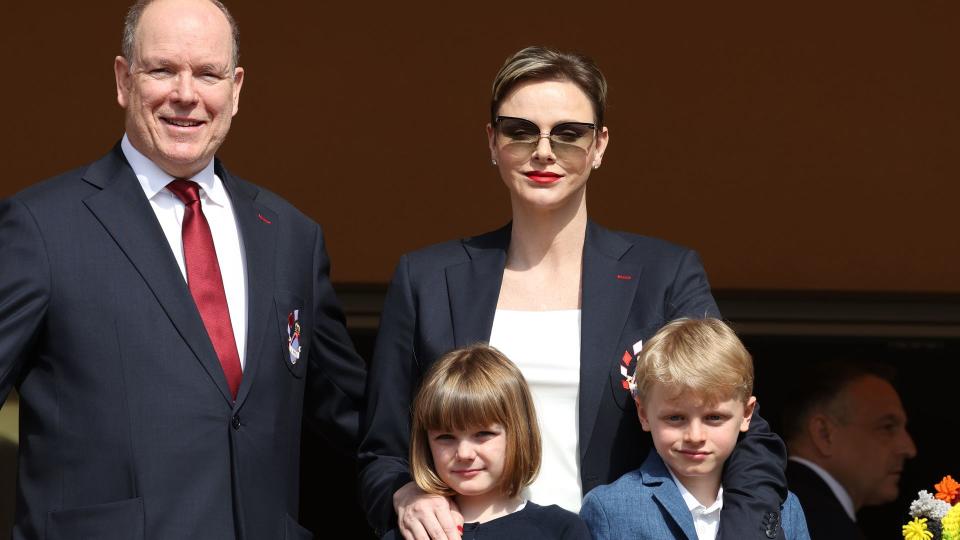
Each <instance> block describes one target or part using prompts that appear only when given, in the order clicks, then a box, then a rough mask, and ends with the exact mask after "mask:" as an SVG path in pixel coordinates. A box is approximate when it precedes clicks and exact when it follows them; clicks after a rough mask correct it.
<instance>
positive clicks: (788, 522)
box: [580, 319, 809, 540]
mask: <svg viewBox="0 0 960 540" xmlns="http://www.w3.org/2000/svg"><path fill="white" fill-rule="evenodd" d="M630 386H631V391H632V392H633V396H634V399H635V402H636V405H637V415H638V417H639V419H640V425H641V427H642V428H643V430H644V431H648V432H650V434H651V436H652V438H653V445H654V450H651V452H650V454H649V456H648V457H647V459H646V461H644V463H643V465H641V466H640V468H639V469H637V470H635V471H632V472H630V473H627V474H625V475H623V476H622V477H620V479H618V480H617V481H616V482H614V483H613V484H610V485H607V486H601V487H598V488H596V489H594V490H593V491H591V492H590V493H589V494H588V495H587V497H586V498H585V499H584V501H583V508H582V509H581V511H580V516H581V517H582V518H583V519H584V521H586V522H587V526H588V527H589V528H590V532H591V534H592V535H593V537H594V538H595V539H601V538H602V539H607V538H611V539H612V538H631V539H635V538H639V539H658V540H659V539H663V538H688V539H691V540H714V539H715V538H716V535H717V530H718V529H719V526H720V518H721V509H722V508H723V487H722V486H721V477H722V474H723V465H724V463H725V462H726V460H727V458H728V457H729V456H730V453H731V452H733V449H734V447H735V446H736V444H737V437H738V436H739V434H740V433H741V432H745V431H747V428H748V427H749V425H750V419H751V417H752V415H753V411H754V408H755V407H756V403H757V398H756V397H754V396H753V395H752V393H753V360H752V359H751V357H750V354H749V353H748V352H747V350H746V349H745V348H744V346H743V344H742V343H741V342H740V340H739V339H738V338H737V336H736V334H735V333H734V332H733V330H731V329H730V327H729V326H727V325H726V324H724V323H723V321H720V320H718V319H679V320H676V321H674V322H672V323H670V324H668V325H666V326H664V327H663V328H662V329H660V331H659V332H657V334H656V335H654V336H653V337H652V338H651V339H650V340H649V341H648V342H647V343H646V344H644V346H643V350H642V351H641V353H640V355H639V356H638V358H637V365H636V371H635V372H634V374H633V377H632V380H630ZM781 527H782V529H783V536H781V533H780V531H778V529H779V528H781ZM763 532H764V533H766V534H767V536H769V537H770V538H776V537H785V538H786V539H787V540H793V539H800V540H802V539H809V534H808V532H807V527H806V521H805V519H804V516H803V510H802V509H801V508H800V503H799V502H798V501H797V499H796V497H795V496H794V495H793V494H792V493H791V494H789V496H788V497H787V500H786V502H785V503H784V505H783V508H782V509H781V512H780V513H779V514H776V513H770V514H768V516H767V520H766V522H765V523H764V528H763Z"/></svg>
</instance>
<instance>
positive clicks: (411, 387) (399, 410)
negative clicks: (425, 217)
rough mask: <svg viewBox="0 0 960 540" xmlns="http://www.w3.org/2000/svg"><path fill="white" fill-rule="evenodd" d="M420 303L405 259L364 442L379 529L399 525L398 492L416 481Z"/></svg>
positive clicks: (372, 518)
mask: <svg viewBox="0 0 960 540" xmlns="http://www.w3.org/2000/svg"><path fill="white" fill-rule="evenodd" d="M416 321H417V316H416V307H415V304H414V295H413V290H412V287H411V284H410V273H409V260H408V258H407V257H406V256H404V257H403V258H401V259H400V263H399V264H398V266H397V270H396V272H395V273H394V276H393V281H392V282H391V283H390V288H389V290H388V291H387V296H386V301H385V302H384V306H383V312H382V315H381V319H380V330H379V332H378V333H377V343H376V346H375V348H374V352H373V359H372V361H371V364H370V376H369V378H368V379H367V406H366V417H365V419H364V422H363V424H364V425H363V437H362V440H361V442H360V452H359V462H360V498H361V500H362V503H363V506H364V509H365V510H366V512H367V520H368V521H369V522H370V525H371V526H372V527H373V528H374V529H375V530H376V531H378V534H379V533H382V531H386V530H388V529H391V528H393V527H396V525H397V516H396V512H394V509H393V494H394V493H395V492H396V491H397V490H398V489H400V488H401V487H402V486H403V485H404V484H406V483H407V482H409V481H410V480H411V476H410V465H409V461H408V451H409V447H410V404H411V401H412V396H413V393H414V391H415V390H416V387H417V384H418V383H419V369H418V366H417V358H416V352H415V350H414V335H415V334H414V333H415V329H416Z"/></svg>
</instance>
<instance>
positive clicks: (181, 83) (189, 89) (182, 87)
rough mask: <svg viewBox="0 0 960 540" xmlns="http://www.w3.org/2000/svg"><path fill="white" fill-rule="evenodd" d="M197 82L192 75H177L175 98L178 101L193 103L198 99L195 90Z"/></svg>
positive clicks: (174, 89) (174, 90)
mask: <svg viewBox="0 0 960 540" xmlns="http://www.w3.org/2000/svg"><path fill="white" fill-rule="evenodd" d="M195 84H196V80H195V79H194V78H193V75H192V74H189V73H181V74H179V75H177V79H176V83H175V86H174V88H173V96H172V97H174V98H175V99H176V100H177V101H182V102H186V103H192V102H194V101H196V99H197V91H196V88H195Z"/></svg>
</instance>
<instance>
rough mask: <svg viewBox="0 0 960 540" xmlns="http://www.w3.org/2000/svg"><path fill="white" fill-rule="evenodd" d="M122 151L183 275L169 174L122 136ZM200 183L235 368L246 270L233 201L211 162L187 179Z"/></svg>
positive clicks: (243, 336)
mask: <svg viewBox="0 0 960 540" xmlns="http://www.w3.org/2000/svg"><path fill="white" fill-rule="evenodd" d="M120 149H121V150H123V155H124V156H125V157H126V158H127V162H129V163H130V167H131V168H133V173H134V174H135V175H137V180H139V181H140V187H142V188H143V193H144V194H145V195H146V196H147V199H149V200H150V206H151V207H152V208H153V212H154V214H156V215H157V221H159V222H160V227H161V228H163V234H164V235H165V236H166V237H167V242H169V243H170V249H171V250H172V251H173V256H174V257H176V259H177V264H178V265H180V273H182V274H183V279H184V281H186V279H187V268H186V266H185V265H184V263H183V233H182V223H183V214H184V209H185V208H186V207H185V205H184V204H183V203H182V202H181V201H180V199H178V198H177V196H176V195H174V194H173V193H170V192H169V191H167V189H166V187H167V184H169V183H170V182H171V181H173V179H174V178H173V177H172V176H170V175H169V174H167V173H165V172H164V171H163V170H162V169H161V168H160V167H158V166H157V165H156V164H155V163H154V162H152V161H150V159H149V158H147V156H145V155H143V154H141V153H140V152H139V151H138V150H137V149H136V148H134V147H133V145H132V144H130V140H129V139H128V138H127V136H126V135H124V136H123V141H121V142H120ZM186 180H193V181H194V182H196V183H197V184H199V185H200V206H201V208H202V209H203V215H204V217H206V218H207V222H208V223H209V224H210V233H211V234H212V235H213V245H214V247H215V248H216V250H217V262H218V263H219V264H220V274H221V276H222V278H223V290H224V292H225V293H226V294H227V309H228V310H229V311H230V323H231V325H232V326H233V335H234V337H235V338H236V340H237V353H238V354H239V355H240V367H241V368H243V367H244V366H245V365H246V354H245V353H246V349H247V268H246V261H245V260H244V258H243V242H242V240H241V238H240V231H239V230H238V229H237V219H236V216H234V214H233V204H232V203H231V202H230V196H229V195H227V190H226V189H225V188H224V187H223V182H222V181H221V180H220V178H218V177H217V175H216V174H214V172H213V161H212V160H211V161H210V163H208V164H207V166H206V167H204V169H203V170H202V171H200V172H199V173H198V174H197V175H196V176H194V177H193V178H187V179H186Z"/></svg>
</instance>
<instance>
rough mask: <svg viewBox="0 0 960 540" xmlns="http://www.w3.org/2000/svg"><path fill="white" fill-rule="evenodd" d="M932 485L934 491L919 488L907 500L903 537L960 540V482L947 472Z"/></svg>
mask: <svg viewBox="0 0 960 540" xmlns="http://www.w3.org/2000/svg"><path fill="white" fill-rule="evenodd" d="M933 487H934V488H935V489H936V490H937V492H936V494H934V495H931V494H930V493H929V492H927V491H926V490H921V491H920V492H919V493H917V499H916V500H915V501H913V502H912V503H910V515H911V516H912V517H913V519H912V520H910V521H909V522H907V524H906V525H904V526H903V538H904V539H905V540H960V504H957V503H958V502H960V484H958V483H957V482H956V480H954V479H953V477H952V476H949V475H948V476H945V477H943V480H941V481H940V483H939V484H936V485H934V486H933Z"/></svg>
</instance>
